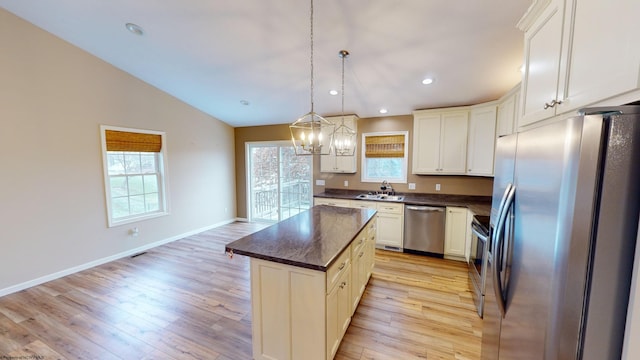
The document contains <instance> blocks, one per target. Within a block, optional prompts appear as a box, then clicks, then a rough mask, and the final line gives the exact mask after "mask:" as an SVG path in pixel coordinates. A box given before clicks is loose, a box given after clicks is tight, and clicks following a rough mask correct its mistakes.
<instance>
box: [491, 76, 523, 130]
mask: <svg viewBox="0 0 640 360" xmlns="http://www.w3.org/2000/svg"><path fill="white" fill-rule="evenodd" d="M519 105H520V84H518V85H517V86H516V87H514V88H513V89H511V91H509V92H508V93H507V94H505V95H504V96H503V97H502V98H500V100H498V114H497V117H498V119H497V125H496V137H500V136H505V135H509V134H513V133H514V132H516V127H517V123H518V122H517V117H518V107H519Z"/></svg>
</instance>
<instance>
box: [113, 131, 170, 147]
mask: <svg viewBox="0 0 640 360" xmlns="http://www.w3.org/2000/svg"><path fill="white" fill-rule="evenodd" d="M105 139H106V142H107V151H133V152H160V150H161V149H162V135H157V134H145V133H135V132H128V131H117V130H105Z"/></svg>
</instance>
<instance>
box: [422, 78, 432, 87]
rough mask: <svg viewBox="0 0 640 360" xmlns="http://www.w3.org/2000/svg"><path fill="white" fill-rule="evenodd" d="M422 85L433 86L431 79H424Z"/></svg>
mask: <svg viewBox="0 0 640 360" xmlns="http://www.w3.org/2000/svg"><path fill="white" fill-rule="evenodd" d="M422 83H423V84H425V85H429V84H433V79H432V78H426V79H424V80H422Z"/></svg>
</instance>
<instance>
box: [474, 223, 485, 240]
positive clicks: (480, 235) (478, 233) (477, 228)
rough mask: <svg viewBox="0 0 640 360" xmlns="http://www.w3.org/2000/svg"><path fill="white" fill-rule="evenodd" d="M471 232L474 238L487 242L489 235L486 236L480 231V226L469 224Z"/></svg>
mask: <svg viewBox="0 0 640 360" xmlns="http://www.w3.org/2000/svg"><path fill="white" fill-rule="evenodd" d="M471 231H472V232H473V234H474V235H475V236H477V237H478V239H480V240H482V241H484V242H487V240H488V239H489V234H487V233H486V232H485V231H484V230H482V229H481V228H480V225H478V224H476V223H474V222H472V223H471Z"/></svg>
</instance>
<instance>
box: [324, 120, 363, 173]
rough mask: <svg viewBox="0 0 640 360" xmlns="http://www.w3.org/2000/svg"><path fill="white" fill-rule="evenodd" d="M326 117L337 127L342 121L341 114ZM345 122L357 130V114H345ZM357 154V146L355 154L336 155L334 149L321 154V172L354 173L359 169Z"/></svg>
mask: <svg viewBox="0 0 640 360" xmlns="http://www.w3.org/2000/svg"><path fill="white" fill-rule="evenodd" d="M326 119H327V121H329V122H331V123H332V124H334V125H335V126H336V128H337V127H338V126H340V125H341V123H342V117H341V116H336V117H327V118H326ZM344 124H345V125H346V126H348V127H349V128H350V129H352V130H355V131H357V118H356V117H355V116H353V115H350V116H345V117H344ZM357 156H358V151H357V147H356V152H355V153H354V155H353V156H336V155H335V153H334V152H333V151H332V152H331V154H330V155H321V156H320V172H327V173H349V174H354V173H355V172H356V170H357V159H358V158H357Z"/></svg>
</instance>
